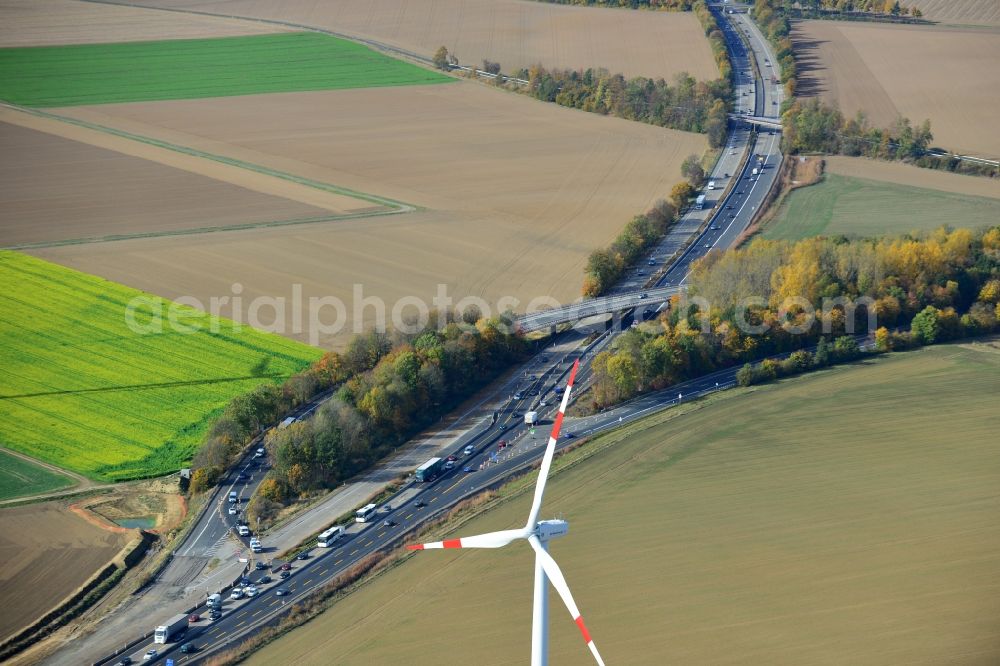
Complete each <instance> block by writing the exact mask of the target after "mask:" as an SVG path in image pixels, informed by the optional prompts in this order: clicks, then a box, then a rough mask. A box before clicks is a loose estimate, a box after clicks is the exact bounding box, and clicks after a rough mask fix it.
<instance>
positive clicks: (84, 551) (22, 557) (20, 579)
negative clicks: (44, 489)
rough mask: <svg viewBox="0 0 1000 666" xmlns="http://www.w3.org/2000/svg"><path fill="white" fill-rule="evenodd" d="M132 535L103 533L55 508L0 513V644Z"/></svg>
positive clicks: (33, 507)
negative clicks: (0, 605) (0, 608)
mask: <svg viewBox="0 0 1000 666" xmlns="http://www.w3.org/2000/svg"><path fill="white" fill-rule="evenodd" d="M132 534H133V533H129V532H112V531H108V530H103V529H101V528H100V527H97V526H95V525H93V524H91V523H88V522H87V521H85V520H83V519H81V518H80V517H79V516H77V515H76V514H75V513H73V512H71V511H69V510H67V508H66V505H65V504H63V503H59V502H47V503H44V504H31V505H28V506H23V507H16V508H13V509H4V510H2V511H0V559H2V560H3V562H4V566H3V567H2V570H0V586H3V590H4V612H3V613H0V639H3V638H5V637H7V636H10V635H12V634H14V633H16V632H17V631H18V630H19V629H21V628H23V627H25V626H27V625H28V624H30V623H31V622H33V621H34V620H36V619H37V618H38V617H40V616H41V615H43V614H44V613H45V612H46V611H48V610H49V609H51V608H52V607H53V606H55V605H56V604H57V603H59V602H60V601H62V599H63V598H65V597H66V596H68V595H69V594H70V593H71V592H73V590H75V589H76V588H77V587H79V586H80V585H82V584H83V583H84V582H85V581H86V580H87V579H88V578H89V577H90V576H91V575H93V574H94V573H95V572H96V571H97V570H98V569H99V568H100V567H101V566H103V565H104V564H106V563H107V562H109V561H110V560H111V558H112V557H114V556H115V554H116V553H117V552H118V551H119V550H120V549H121V548H122V547H123V546H124V545H125V544H126V543H127V542H128V541H129V539H130V538H131V537H132Z"/></svg>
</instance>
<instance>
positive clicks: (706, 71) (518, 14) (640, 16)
mask: <svg viewBox="0 0 1000 666" xmlns="http://www.w3.org/2000/svg"><path fill="white" fill-rule="evenodd" d="M148 4H150V5H155V6H159V7H171V8H184V9H194V10H198V11H207V12H212V13H220V14H231V15H235V16H248V17H254V18H264V19H272V20H274V19H277V20H281V21H291V22H295V23H299V24H302V25H308V26H310V27H316V28H323V29H326V30H331V31H334V32H337V33H340V34H345V35H349V36H353V37H360V38H364V39H371V40H375V41H378V42H381V43H383V44H387V45H390V46H393V47H396V48H400V49H404V50H406V51H411V52H414V53H417V54H419V55H421V56H423V57H427V58H429V57H431V56H432V55H434V52H435V51H436V50H437V49H438V47H439V46H442V45H443V46H445V47H447V49H448V50H449V51H450V52H452V53H454V54H455V55H456V56H458V59H459V61H460V62H461V63H462V64H466V65H478V64H479V63H481V62H482V60H483V59H484V58H487V59H489V60H492V61H495V62H499V63H500V64H501V65H502V66H503V71H504V72H512V71H514V70H516V69H518V68H521V67H530V66H531V65H533V64H535V63H542V64H543V65H545V66H546V67H548V68H553V67H565V68H570V69H577V68H587V67H604V68H606V69H608V70H609V71H611V72H623V73H624V74H625V75H626V76H638V75H642V76H649V77H663V78H665V79H670V78H671V77H673V76H674V75H675V74H677V73H679V72H683V71H686V72H689V73H690V74H692V75H693V76H695V77H696V78H698V79H715V78H717V77H718V76H719V73H718V70H717V69H716V67H715V61H714V60H713V59H712V52H711V50H710V49H709V47H708V41H707V40H706V39H705V37H704V34H703V33H702V30H701V26H700V25H699V23H698V19H697V18H695V16H694V15H693V14H692V13H690V12H687V13H680V12H647V11H633V10H628V9H608V8H601V7H569V6H561V5H552V4H547V3H543V2H524V1H523V0H493V1H491V2H467V1H466V0H373V1H371V2H355V1H354V0H327V1H325V2H314V1H313V0H290V1H289V0H282V1H280V2H279V1H277V0H230V1H227V2H218V1H209V2H206V1H203V0H202V1H194V2H192V0H152V1H151V2H149V3H148Z"/></svg>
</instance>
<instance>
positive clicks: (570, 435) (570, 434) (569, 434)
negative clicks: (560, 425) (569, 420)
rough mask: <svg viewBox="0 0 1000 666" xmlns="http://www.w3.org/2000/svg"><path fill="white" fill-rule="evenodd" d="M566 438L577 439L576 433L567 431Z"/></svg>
mask: <svg viewBox="0 0 1000 666" xmlns="http://www.w3.org/2000/svg"><path fill="white" fill-rule="evenodd" d="M566 439H576V435H574V434H573V433H571V432H568V433H566Z"/></svg>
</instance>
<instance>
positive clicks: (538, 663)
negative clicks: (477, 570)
mask: <svg viewBox="0 0 1000 666" xmlns="http://www.w3.org/2000/svg"><path fill="white" fill-rule="evenodd" d="M579 366H580V361H579V360H577V361H576V362H575V363H574V364H573V369H572V370H571V371H570V373H569V381H568V382H567V383H566V392H565V393H563V398H562V403H561V404H560V405H559V414H557V415H556V419H555V423H554V424H553V425H552V434H551V435H550V436H549V443H548V445H547V446H546V447H545V455H544V456H543V457H542V467H541V469H540V470H539V472H538V484H537V485H536V486H535V498H534V501H533V502H532V503H531V513H529V514H528V522H527V523H526V524H525V526H524V527H523V528H521V529H519V530H503V531H501V532H490V533H489V534H479V535H477V536H471V537H462V538H461V539H449V540H448V541H435V542H433V543H423V544H416V545H412V546H407V548H409V549H410V550H426V549H430V548H502V547H503V546H506V545H507V544H509V543H510V542H511V541H516V540H518V539H523V540H525V541H527V542H528V543H529V544H530V545H531V547H532V548H533V549H534V551H535V596H534V607H533V612H532V616H531V620H532V621H531V664H532V666H545V665H546V664H548V638H549V629H548V624H549V623H548V588H547V587H546V581H547V580H550V581H552V586H553V587H555V588H556V592H558V593H559V596H560V597H562V600H563V603H564V604H566V608H567V609H568V610H569V614H570V615H572V616H573V621H574V622H576V626H577V627H579V629H580V633H581V634H583V640H584V641H586V642H587V647H589V648H590V651H591V653H593V655H594V659H596V660H597V663H598V664H600V666H604V660H603V659H601V654H600V653H599V652H598V651H597V646H596V645H594V641H593V640H591V638H590V632H589V631H587V626H586V625H585V624H584V623H583V618H582V617H581V616H580V611H579V609H578V608H577V607H576V603H575V602H574V601H573V595H572V594H571V593H570V591H569V586H568V585H567V584H566V579H565V578H563V575H562V571H560V570H559V565H558V564H556V561H555V560H554V559H552V556H551V555H549V553H548V544H549V539H554V538H556V537H560V536H562V535H564V534H566V532H568V531H569V523H567V522H566V521H565V520H543V521H539V520H538V512H539V510H540V509H541V508H542V495H544V494H545V481H546V480H547V479H548V476H549V468H550V467H551V466H552V455H553V454H554V453H555V450H556V440H557V439H558V438H559V428H560V427H561V426H562V422H563V416H564V415H565V413H566V404H567V403H568V402H569V394H570V391H572V390H573V380H574V379H575V378H576V370H577V368H578V367H579Z"/></svg>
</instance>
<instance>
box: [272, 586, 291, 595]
mask: <svg viewBox="0 0 1000 666" xmlns="http://www.w3.org/2000/svg"><path fill="white" fill-rule="evenodd" d="M287 594H288V588H287V587H279V588H278V589H277V590H275V591H274V595H275V596H276V597H284V596H286V595H287Z"/></svg>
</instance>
